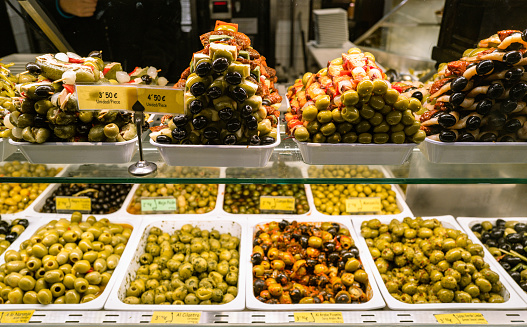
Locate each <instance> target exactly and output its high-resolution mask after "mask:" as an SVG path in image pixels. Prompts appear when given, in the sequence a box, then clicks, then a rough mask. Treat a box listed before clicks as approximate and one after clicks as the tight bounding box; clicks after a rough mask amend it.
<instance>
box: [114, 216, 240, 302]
mask: <svg viewBox="0 0 527 327" xmlns="http://www.w3.org/2000/svg"><path fill="white" fill-rule="evenodd" d="M189 221H190V223H189ZM245 224H246V222H245V220H243V219H236V220H233V219H222V218H216V219H211V218H210V217H208V218H207V217H203V218H195V216H187V218H185V216H183V215H182V216H178V219H177V220H175V219H170V218H165V219H159V217H155V216H151V217H147V218H145V219H144V221H143V224H142V226H141V229H140V230H141V232H142V236H141V238H140V241H139V245H138V246H137V248H136V250H135V253H134V254H133V256H132V258H131V260H130V261H129V263H128V265H127V266H126V272H125V273H124V274H122V275H121V279H120V281H119V282H117V284H116V286H115V287H114V288H113V290H112V292H111V294H110V297H109V299H108V301H107V302H106V305H105V309H106V310H128V311H131V310H138V311H153V310H156V311H158V310H171V311H187V310H189V311H192V310H194V311H226V310H227V311H234V310H242V309H244V308H245V276H246V269H247V265H245V264H244V262H243V261H244V259H243V258H246V257H247V256H248V253H247V248H246V247H243V246H241V245H240V244H246V243H247V240H246V238H247V236H246V232H245ZM240 262H241V263H240Z"/></svg>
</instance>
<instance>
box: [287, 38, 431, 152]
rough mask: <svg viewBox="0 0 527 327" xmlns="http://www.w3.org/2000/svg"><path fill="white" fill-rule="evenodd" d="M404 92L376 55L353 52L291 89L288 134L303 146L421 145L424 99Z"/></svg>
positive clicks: (304, 77)
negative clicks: (392, 82) (389, 78)
mask: <svg viewBox="0 0 527 327" xmlns="http://www.w3.org/2000/svg"><path fill="white" fill-rule="evenodd" d="M399 91H400V90H397V89H394V88H392V87H391V85H390V83H389V82H388V81H387V80H386V75H385V74H384V73H383V72H382V70H381V69H380V68H379V67H378V66H377V64H376V63H375V58H374V57H373V55H372V54H371V53H368V52H365V53H362V52H361V51H360V50H359V49H358V48H351V49H349V50H348V52H347V53H343V54H342V56H341V57H340V58H336V59H334V60H332V61H330V62H329V63H328V67H327V68H323V69H321V70H320V71H318V72H317V73H316V74H312V73H306V74H305V75H304V76H303V78H302V79H298V80H297V81H296V82H295V84H294V85H293V86H291V87H289V89H288V91H287V98H288V99H289V105H290V106H289V108H288V112H287V114H286V117H285V118H286V121H287V133H288V134H290V135H292V136H294V137H295V139H296V140H298V141H299V142H314V143H357V142H358V143H362V144H369V143H375V144H383V143H396V144H401V143H411V142H414V143H419V142H421V141H423V140H424V138H425V133H424V132H423V131H421V130H420V127H421V124H420V123H419V121H416V119H415V117H414V113H415V112H417V111H419V110H421V107H422V105H421V101H422V100H423V95H422V93H421V92H419V93H417V92H415V93H413V94H412V95H411V96H410V97H407V96H405V95H401V94H400V92H399Z"/></svg>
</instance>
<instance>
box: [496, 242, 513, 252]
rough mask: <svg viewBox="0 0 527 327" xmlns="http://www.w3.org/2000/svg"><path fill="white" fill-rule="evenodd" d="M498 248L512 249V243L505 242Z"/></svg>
mask: <svg viewBox="0 0 527 327" xmlns="http://www.w3.org/2000/svg"><path fill="white" fill-rule="evenodd" d="M498 248H499V249H500V250H505V251H510V250H511V245H510V244H507V243H504V244H500V246H498Z"/></svg>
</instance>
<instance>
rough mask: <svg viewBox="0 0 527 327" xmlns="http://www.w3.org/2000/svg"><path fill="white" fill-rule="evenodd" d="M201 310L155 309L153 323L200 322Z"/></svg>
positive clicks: (151, 321)
mask: <svg viewBox="0 0 527 327" xmlns="http://www.w3.org/2000/svg"><path fill="white" fill-rule="evenodd" d="M200 319H201V312H169V311H168V312H165V311H154V313H153V314H152V319H151V320H150V323H151V324H198V323H199V320H200Z"/></svg>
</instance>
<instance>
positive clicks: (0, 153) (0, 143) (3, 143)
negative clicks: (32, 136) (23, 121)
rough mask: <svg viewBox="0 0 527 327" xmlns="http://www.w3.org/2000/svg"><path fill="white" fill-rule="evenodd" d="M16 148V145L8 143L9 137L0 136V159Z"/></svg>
mask: <svg viewBox="0 0 527 327" xmlns="http://www.w3.org/2000/svg"><path fill="white" fill-rule="evenodd" d="M16 150H17V148H16V146H14V145H12V144H11V143H9V139H7V138H0V160H4V159H6V158H7V157H9V156H10V155H12V154H13V153H15V152H16Z"/></svg>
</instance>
